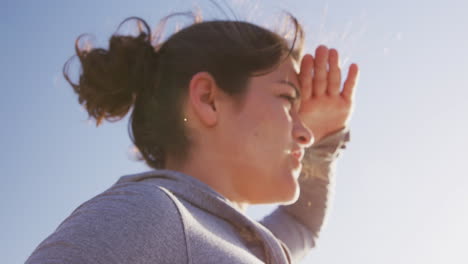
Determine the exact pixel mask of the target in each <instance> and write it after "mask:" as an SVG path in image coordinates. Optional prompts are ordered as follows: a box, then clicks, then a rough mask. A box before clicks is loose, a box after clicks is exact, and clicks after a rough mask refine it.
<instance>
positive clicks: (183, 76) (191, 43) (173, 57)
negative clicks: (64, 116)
mask: <svg viewBox="0 0 468 264" xmlns="http://www.w3.org/2000/svg"><path fill="white" fill-rule="evenodd" d="M184 14H187V13H184ZM189 14H191V16H192V17H193V18H194V23H193V24H192V25H190V26H188V27H186V28H184V29H182V30H180V31H178V32H177V33H174V34H173V35H172V36H170V37H169V38H168V39H167V40H165V41H163V42H160V41H159V37H160V35H161V30H160V29H161V28H162V27H164V24H165V23H166V21H167V19H169V18H170V17H171V16H173V15H171V16H167V17H165V18H164V19H163V20H161V22H160V24H159V25H160V27H158V28H159V30H157V31H156V33H155V35H152V34H151V30H150V27H149V26H148V24H147V23H146V22H145V21H144V20H142V19H140V18H138V17H130V18H127V19H125V20H124V21H123V22H122V23H121V24H120V25H119V28H120V26H121V25H122V24H123V23H124V22H127V21H129V20H137V21H138V22H139V34H138V36H123V35H118V34H115V33H114V34H113V35H112V37H111V38H110V45H109V49H108V50H106V49H102V48H91V49H90V48H88V49H84V48H80V47H79V41H80V39H81V37H82V36H79V37H78V38H77V40H76V42H75V49H76V55H77V56H78V58H79V60H80V63H81V71H80V77H79V82H78V84H75V83H73V82H72V81H71V80H70V77H69V75H68V68H69V63H70V60H71V59H70V60H68V61H67V62H66V63H65V65H64V69H63V72H64V76H65V79H66V80H67V81H68V82H69V83H70V85H71V86H72V87H73V89H74V91H75V92H76V93H77V95H78V102H79V103H80V104H82V105H83V106H84V107H85V108H86V110H87V112H88V114H89V117H90V118H91V117H92V118H94V119H95V120H96V126H99V124H101V122H102V120H103V119H106V120H108V121H110V122H115V121H118V120H120V119H122V118H123V117H124V116H125V115H126V114H127V112H128V111H129V110H130V109H131V108H132V107H133V111H132V114H131V116H130V120H129V125H130V124H131V130H130V126H129V134H130V138H131V139H132V141H133V143H134V144H135V146H136V147H137V148H138V150H139V152H140V153H141V155H142V157H143V159H144V160H145V161H146V163H147V164H148V166H150V167H152V168H164V165H165V157H166V156H167V155H171V157H172V156H173V157H174V158H175V159H177V160H178V161H183V160H184V159H185V158H186V157H187V153H188V149H189V147H190V144H191V141H190V139H189V137H188V133H187V131H186V130H185V128H184V121H183V114H182V103H183V101H184V99H185V98H186V96H187V92H188V89H187V88H188V84H189V82H190V80H191V78H192V76H193V75H194V74H196V73H198V72H209V73H210V74H211V75H212V76H213V78H214V79H215V80H216V83H217V85H218V86H219V87H220V88H221V89H222V90H223V91H224V92H225V93H226V94H229V95H231V96H232V97H233V99H234V100H236V102H239V103H241V102H242V100H243V95H244V94H245V92H246V88H247V87H248V81H249V78H250V77H252V76H256V75H261V74H265V73H268V72H269V71H272V70H274V69H275V68H276V67H277V66H279V64H280V63H281V62H282V60H284V59H286V58H288V57H292V58H293V59H294V60H296V61H298V60H299V59H300V56H301V53H302V46H303V39H304V34H303V30H302V27H301V26H300V24H299V23H298V22H297V20H296V18H294V17H293V16H292V15H290V14H287V17H288V18H289V21H288V22H292V23H291V25H293V28H292V32H293V33H294V34H293V38H292V41H288V40H287V39H286V38H284V37H282V36H281V35H280V34H279V33H274V32H272V31H270V30H268V29H265V28H263V27H260V26H257V25H254V24H251V23H248V22H242V21H226V20H223V21H221V20H215V21H207V22H201V20H200V19H199V17H198V16H196V15H194V14H193V13H189ZM142 25H143V26H144V27H142ZM155 39H156V43H154V40H155ZM158 42H159V43H158ZM72 58H73V57H72Z"/></svg>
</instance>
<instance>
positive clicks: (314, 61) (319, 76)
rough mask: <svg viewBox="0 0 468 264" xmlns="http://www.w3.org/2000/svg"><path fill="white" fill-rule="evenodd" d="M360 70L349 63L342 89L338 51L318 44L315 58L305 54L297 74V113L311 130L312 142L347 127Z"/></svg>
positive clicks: (355, 65)
mask: <svg viewBox="0 0 468 264" xmlns="http://www.w3.org/2000/svg"><path fill="white" fill-rule="evenodd" d="M358 74H359V69H358V66H357V64H351V66H350V67H349V70H348V76H347V78H346V80H345V82H344V84H343V88H342V89H341V69H340V65H339V58H338V52H337V51H336V50H335V49H328V48H327V47H326V46H319V47H318V48H317V49H316V51H315V58H314V57H313V56H312V55H311V54H306V55H305V56H304V57H303V58H302V62H301V68H300V73H299V81H300V83H301V107H300V109H299V116H300V118H301V119H302V121H303V122H304V123H305V124H306V125H307V127H308V128H309V129H310V130H311V131H312V133H313V134H314V137H315V142H318V141H320V139H322V138H324V137H326V136H327V135H329V134H331V133H333V132H336V131H338V130H340V129H342V128H344V127H345V126H347V124H348V122H349V120H350V117H351V114H352V111H353V100H354V93H355V87H356V84H357V78H358Z"/></svg>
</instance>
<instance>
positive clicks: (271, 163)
mask: <svg viewBox="0 0 468 264" xmlns="http://www.w3.org/2000/svg"><path fill="white" fill-rule="evenodd" d="M246 93H247V94H246V95H245V97H244V101H243V105H242V108H241V110H235V108H234V107H232V111H224V112H223V113H222V116H221V117H220V118H219V124H218V125H219V129H220V130H219V134H218V135H221V136H220V137H219V138H218V139H217V143H218V144H219V146H220V148H218V151H219V152H218V153H217V155H219V157H220V158H221V160H222V162H223V164H224V166H225V167H227V168H228V170H229V171H230V175H231V176H230V177H231V178H230V180H231V187H232V191H233V192H234V193H235V194H236V195H237V197H242V199H245V200H244V202H247V203H249V204H259V203H274V202H278V203H284V204H288V203H292V202H294V201H296V200H297V198H298V196H299V192H300V190H299V185H298V177H299V174H300V172H301V162H300V160H301V159H302V157H303V152H304V148H306V147H309V146H310V145H311V144H312V143H313V140H314V137H313V134H312V132H311V131H310V130H309V129H308V128H307V127H306V126H305V125H304V124H303V123H302V121H301V120H300V118H299V116H298V110H299V106H300V97H299V96H300V94H299V93H300V86H299V80H298V72H297V69H296V67H295V65H294V63H293V61H292V60H290V59H288V60H286V61H285V62H284V63H282V64H281V65H280V66H279V67H278V68H277V69H276V70H274V71H272V72H270V73H268V74H266V75H262V76H256V77H252V78H251V79H250V82H249V86H248V89H247V91H246ZM294 98H297V100H293V99H294Z"/></svg>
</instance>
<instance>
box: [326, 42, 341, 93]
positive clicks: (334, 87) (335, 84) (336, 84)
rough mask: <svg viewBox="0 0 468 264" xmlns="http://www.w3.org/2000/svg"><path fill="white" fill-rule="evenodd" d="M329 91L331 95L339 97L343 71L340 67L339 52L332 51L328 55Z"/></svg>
mask: <svg viewBox="0 0 468 264" xmlns="http://www.w3.org/2000/svg"><path fill="white" fill-rule="evenodd" d="M328 65H329V70H328V89H327V92H328V94H329V95H332V96H334V95H339V94H340V85H341V69H340V65H339V57H338V51H336V49H330V51H329V53H328Z"/></svg>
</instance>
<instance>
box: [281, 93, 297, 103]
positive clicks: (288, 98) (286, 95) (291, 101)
mask: <svg viewBox="0 0 468 264" xmlns="http://www.w3.org/2000/svg"><path fill="white" fill-rule="evenodd" d="M280 97H281V98H284V99H286V100H288V101H289V102H290V103H291V105H294V102H295V101H296V98H295V97H292V96H290V95H288V94H283V95H281V96H280Z"/></svg>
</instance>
